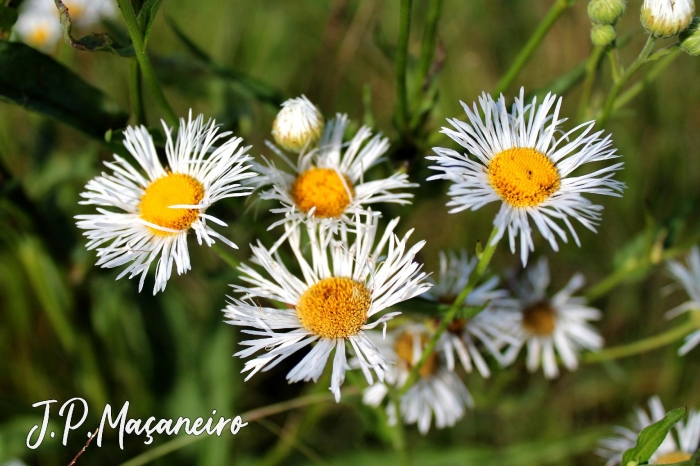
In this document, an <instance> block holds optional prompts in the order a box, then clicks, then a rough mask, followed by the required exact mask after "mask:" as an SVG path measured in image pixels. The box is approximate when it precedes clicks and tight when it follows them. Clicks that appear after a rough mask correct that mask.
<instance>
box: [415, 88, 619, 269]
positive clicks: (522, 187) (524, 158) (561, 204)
mask: <svg viewBox="0 0 700 466" xmlns="http://www.w3.org/2000/svg"><path fill="white" fill-rule="evenodd" d="M479 103H480V105H481V109H482V110H483V112H484V119H482V118H481V117H480V116H479V110H478V108H477V106H476V103H475V104H474V107H473V109H470V108H469V107H468V106H467V105H465V104H464V103H462V106H463V107H464V110H465V112H466V113H467V116H468V117H469V121H470V123H465V122H463V121H460V120H458V119H451V120H448V121H449V122H450V124H451V125H452V126H454V128H455V129H454V130H453V129H449V128H443V129H442V132H443V133H445V134H446V135H447V136H449V137H450V138H452V139H453V140H454V141H455V142H457V143H458V144H460V145H461V146H463V147H464V148H466V149H467V151H468V152H469V153H470V154H471V155H473V156H474V157H476V159H477V160H473V159H472V158H470V157H469V155H467V154H460V153H458V152H455V151H454V150H452V149H445V148H441V147H436V148H434V149H433V150H434V151H435V153H436V154H437V155H436V156H430V157H428V159H429V160H434V161H436V162H437V165H436V166H432V167H430V168H432V169H433V170H438V171H441V172H443V173H441V174H439V175H434V176H431V177H430V178H428V179H429V180H434V179H444V180H447V181H451V182H452V185H451V186H450V189H449V191H448V194H449V195H450V196H451V197H452V199H451V200H450V201H449V202H448V203H447V205H448V206H452V207H453V208H452V209H451V210H450V213H456V212H461V211H463V210H467V209H470V210H477V209H479V208H481V207H483V206H484V205H486V204H489V203H491V202H500V203H501V209H500V211H499V212H498V215H496V218H495V219H494V221H493V224H494V226H495V227H496V228H498V235H497V236H496V237H495V238H494V240H493V241H494V243H495V242H497V241H498V240H499V239H500V238H501V237H502V236H503V235H504V234H505V233H506V231H507V233H508V239H509V242H510V249H511V251H513V252H515V249H516V240H517V239H518V236H519V237H520V258H521V260H522V263H523V265H525V264H526V263H527V257H528V254H529V252H530V251H534V249H535V246H534V243H533V240H532V229H531V227H530V222H529V220H528V217H531V218H532V220H533V221H534V222H535V225H536V226H537V229H539V231H540V233H541V234H542V236H543V237H544V238H545V239H546V240H547V241H548V242H549V244H550V245H551V246H552V249H554V250H555V251H558V250H559V247H558V245H557V236H558V237H559V238H560V239H561V240H562V241H564V242H566V241H567V235H566V231H564V228H562V225H560V224H559V223H558V222H561V223H563V224H564V225H563V226H565V227H566V228H567V229H568V230H569V232H570V233H571V235H572V236H573V238H574V241H576V244H578V245H580V242H579V239H578V236H577V235H576V232H575V231H574V228H573V225H572V224H571V219H575V220H577V221H579V222H580V223H581V224H582V225H583V226H584V227H586V228H588V229H589V230H591V231H593V232H595V231H596V229H595V226H596V225H597V223H598V222H599V221H600V218H601V213H600V212H601V211H602V210H603V207H602V206H599V205H595V204H593V203H592V202H591V201H589V200H588V199H587V198H585V197H583V194H586V193H589V194H604V195H607V196H617V197H619V196H620V194H619V192H621V191H622V190H623V189H624V187H625V186H624V184H623V183H621V182H619V181H616V180H614V179H612V177H613V175H614V174H615V172H616V171H617V170H620V169H621V168H622V165H623V164H622V163H616V164H613V165H608V166H606V167H603V168H601V169H599V170H597V171H595V172H593V173H588V174H584V175H581V176H571V174H572V172H574V171H575V170H576V169H577V168H579V167H581V166H582V165H584V164H587V163H590V162H600V161H606V160H611V159H615V158H618V157H619V156H618V155H617V154H616V153H615V149H613V148H611V147H610V145H611V141H610V135H608V136H605V137H604V138H602V139H601V135H602V133H603V132H602V131H599V132H596V133H592V131H593V127H594V125H595V121H589V122H588V123H583V124H581V125H579V126H577V127H575V128H574V129H572V130H571V131H569V132H567V133H564V134H562V135H559V136H558V137H557V135H556V133H557V132H559V131H560V129H559V127H560V125H561V124H562V123H564V122H565V121H566V119H565V118H562V119H560V118H559V109H560V107H561V98H560V99H558V100H557V98H556V96H554V95H551V94H547V96H546V97H545V98H544V101H543V102H542V103H541V104H540V105H537V99H536V98H534V99H533V100H532V104H529V105H525V102H524V90H523V89H521V90H520V98H516V99H515V103H514V104H513V107H512V110H511V111H510V112H508V110H507V109H506V103H505V98H504V97H503V96H502V95H501V97H500V99H499V100H498V102H496V101H494V100H493V99H492V98H491V97H490V96H488V95H486V94H485V93H484V94H482V96H481V98H480V99H479ZM555 103H556V107H555V108H554V110H553V111H552V107H553V106H554V104H555ZM576 133H579V134H578V135H577V136H576V137H575V138H573V136H574V134H576ZM572 138H573V139H572Z"/></svg>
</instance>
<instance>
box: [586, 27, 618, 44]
mask: <svg viewBox="0 0 700 466" xmlns="http://www.w3.org/2000/svg"><path fill="white" fill-rule="evenodd" d="M616 37H617V35H616V34H615V28H614V27H612V26H611V25H609V24H594V25H593V29H591V42H593V45H597V46H599V47H607V46H608V45H610V44H612V42H613V41H614V40H615V38H616Z"/></svg>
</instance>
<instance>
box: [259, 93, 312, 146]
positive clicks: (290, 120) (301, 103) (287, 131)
mask: <svg viewBox="0 0 700 466" xmlns="http://www.w3.org/2000/svg"><path fill="white" fill-rule="evenodd" d="M323 127H324V121H323V114H322V113H321V111H320V110H319V109H318V107H316V106H315V105H314V104H312V103H311V101H309V99H307V98H306V96H303V95H302V96H301V97H297V98H295V99H289V100H287V101H285V102H284V103H283V104H282V110H280V112H279V113H278V114H277V117H276V118H275V121H274V122H273V123H272V137H274V138H275V141H276V142H277V144H279V145H280V146H282V148H283V149H285V150H288V151H290V152H297V153H298V152H301V151H303V150H305V149H308V148H310V147H312V146H313V145H314V144H316V143H317V142H318V141H319V139H321V135H322V134H323Z"/></svg>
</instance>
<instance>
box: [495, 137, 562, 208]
mask: <svg viewBox="0 0 700 466" xmlns="http://www.w3.org/2000/svg"><path fill="white" fill-rule="evenodd" d="M488 172H489V182H490V183H491V186H492V187H493V189H494V190H496V193H497V194H498V195H499V196H500V197H501V199H503V200H504V201H505V202H507V203H508V204H510V205H512V206H514V207H533V206H536V205H539V204H540V203H542V202H544V201H545V200H547V198H549V196H551V195H552V194H554V193H555V192H556V191H557V190H558V189H559V186H560V184H561V178H560V177H559V172H558V171H557V167H556V166H554V163H552V161H551V160H550V159H549V157H547V156H546V155H544V154H542V153H541V152H538V151H536V150H535V149H528V148H520V147H518V148H513V149H508V150H504V151H503V152H499V153H498V154H496V156H495V157H494V158H493V159H491V162H489V167H488Z"/></svg>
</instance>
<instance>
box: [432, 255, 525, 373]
mask: <svg viewBox="0 0 700 466" xmlns="http://www.w3.org/2000/svg"><path fill="white" fill-rule="evenodd" d="M478 262H479V260H478V259H477V258H476V256H474V257H472V258H471V259H469V258H468V256H467V253H466V251H461V253H460V255H459V256H458V255H457V254H455V253H454V252H449V253H447V254H446V253H444V252H442V251H441V252H440V272H439V274H438V276H437V280H436V281H435V282H434V286H433V287H432V288H431V289H430V291H428V292H427V293H425V294H424V295H423V296H422V297H423V298H425V299H428V300H430V301H434V302H439V303H443V304H450V305H451V304H452V303H453V302H454V300H455V298H456V297H457V295H458V294H459V293H460V292H461V291H462V290H463V289H464V287H465V286H466V285H467V282H468V281H469V277H470V276H471V274H472V272H473V271H474V269H475V268H476V264H477V263H478ZM431 281H432V280H431ZM498 281H499V280H498V277H492V278H490V279H488V280H486V281H485V282H484V283H482V284H481V285H479V286H477V287H476V288H474V290H473V291H472V292H471V293H469V295H468V296H467V299H465V301H464V305H465V306H474V307H480V306H484V305H486V304H487V303H488V302H489V301H492V300H497V299H502V298H505V297H507V296H508V292H507V291H505V290H499V289H496V288H497V286H498ZM499 321H500V318H499V315H498V313H496V312H494V311H493V310H492V309H491V308H490V307H487V308H486V309H484V310H483V311H481V312H479V313H478V314H477V315H476V316H474V317H472V318H471V319H468V320H467V319H463V318H457V319H455V320H454V321H453V322H452V323H451V324H450V325H449V327H448V328H447V330H446V331H445V332H444V333H443V334H442V335H441V336H440V340H439V341H438V346H437V348H438V350H439V351H441V352H443V354H444V356H445V361H446V364H447V368H448V369H449V370H454V367H455V353H456V354H457V358H458V359H459V361H460V363H461V364H462V366H463V367H464V370H466V371H467V372H471V371H472V366H476V368H477V369H478V371H479V372H480V373H481V375H482V376H484V377H489V376H490V375H491V372H490V371H489V368H488V365H487V364H486V361H485V360H484V357H483V356H482V355H481V352H480V349H479V348H478V346H477V342H481V343H482V344H483V345H484V347H485V348H486V349H487V350H488V351H489V353H491V354H492V355H494V356H495V357H496V358H497V359H499V360H500V359H501V354H500V351H499V347H500V346H502V345H503V340H502V339H501V337H505V339H506V340H509V341H511V342H513V341H514V340H513V338H512V337H510V336H509V335H504V334H503V332H501V331H500V330H499Z"/></svg>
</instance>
